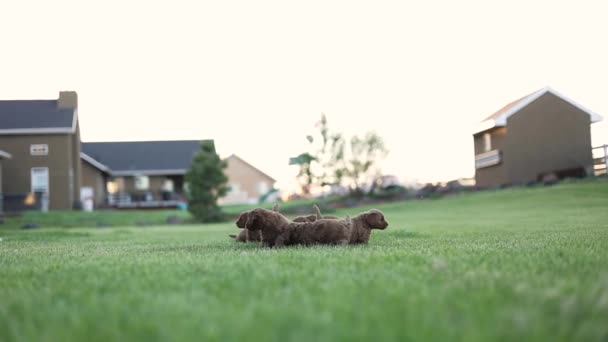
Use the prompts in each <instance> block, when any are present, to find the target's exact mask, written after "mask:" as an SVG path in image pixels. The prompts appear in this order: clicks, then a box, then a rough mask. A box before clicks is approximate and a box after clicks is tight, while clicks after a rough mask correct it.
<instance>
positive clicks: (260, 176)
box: [220, 154, 278, 204]
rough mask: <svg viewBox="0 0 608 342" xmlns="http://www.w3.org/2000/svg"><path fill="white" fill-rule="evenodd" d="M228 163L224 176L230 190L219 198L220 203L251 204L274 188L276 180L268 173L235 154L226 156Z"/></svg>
mask: <svg viewBox="0 0 608 342" xmlns="http://www.w3.org/2000/svg"><path fill="white" fill-rule="evenodd" d="M226 162H227V164H228V166H227V168H226V176H228V184H229V186H230V191H229V192H228V194H227V195H226V196H225V197H223V198H222V199H221V200H220V203H222V204H245V203H249V204H253V203H258V201H259V200H260V198H261V197H262V196H264V195H268V194H269V192H270V191H271V190H273V188H274V183H276V180H275V179H274V178H272V177H270V176H269V175H268V174H266V173H264V172H262V171H260V170H259V169H258V168H256V167H255V166H253V165H251V164H249V163H248V162H246V161H245V160H243V159H242V158H240V157H238V156H237V155H235V154H232V155H230V156H229V157H228V158H226ZM277 196H278V194H277V193H275V194H273V195H272V196H269V197H268V198H266V201H274V200H276V198H277Z"/></svg>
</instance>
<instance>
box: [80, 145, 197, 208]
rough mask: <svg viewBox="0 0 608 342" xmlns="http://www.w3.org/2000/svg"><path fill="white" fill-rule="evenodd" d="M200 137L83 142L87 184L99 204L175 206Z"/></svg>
mask: <svg viewBox="0 0 608 342" xmlns="http://www.w3.org/2000/svg"><path fill="white" fill-rule="evenodd" d="M200 145H201V141H200V140H177V141H125V142H91V143H82V160H83V167H82V170H83V186H86V187H87V188H88V189H91V190H87V195H88V196H92V197H94V199H95V200H94V202H95V205H96V206H100V205H103V204H105V202H104V199H105V198H106V190H107V195H108V196H107V198H108V203H107V204H109V205H110V206H115V207H123V208H128V207H171V206H175V205H177V203H178V202H179V201H180V200H181V199H183V195H184V176H185V174H186V172H187V171H188V169H189V168H190V165H191V163H192V158H193V157H194V155H195V154H196V153H197V152H198V151H199V150H200Z"/></svg>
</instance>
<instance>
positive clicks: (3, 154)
mask: <svg viewBox="0 0 608 342" xmlns="http://www.w3.org/2000/svg"><path fill="white" fill-rule="evenodd" d="M12 157H13V156H11V154H10V153H8V152H4V151H0V158H4V159H10V158H12Z"/></svg>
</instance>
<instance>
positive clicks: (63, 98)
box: [57, 91, 78, 109]
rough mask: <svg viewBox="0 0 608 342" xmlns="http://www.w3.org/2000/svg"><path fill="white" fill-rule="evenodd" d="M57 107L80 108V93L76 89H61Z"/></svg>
mask: <svg viewBox="0 0 608 342" xmlns="http://www.w3.org/2000/svg"><path fill="white" fill-rule="evenodd" d="M57 107H59V108H62V109H66V108H71V109H77V108H78V94H77V93H76V92H75V91H60V92H59V99H57Z"/></svg>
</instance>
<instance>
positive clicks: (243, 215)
mask: <svg viewBox="0 0 608 342" xmlns="http://www.w3.org/2000/svg"><path fill="white" fill-rule="evenodd" d="M248 216H249V212H247V211H244V212H242V213H241V214H240V215H239V218H238V219H237V220H236V226H237V227H239V228H245V223H247V217H248Z"/></svg>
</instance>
